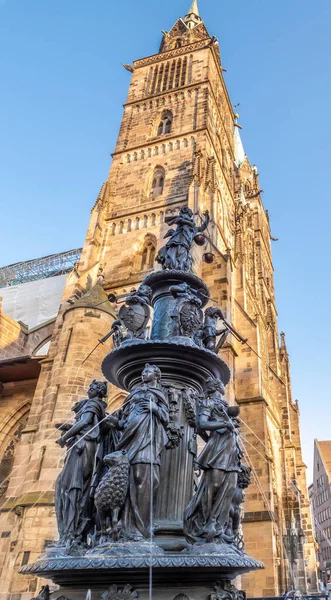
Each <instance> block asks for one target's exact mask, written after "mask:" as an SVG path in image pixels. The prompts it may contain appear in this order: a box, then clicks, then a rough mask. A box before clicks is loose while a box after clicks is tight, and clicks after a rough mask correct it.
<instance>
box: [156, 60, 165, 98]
mask: <svg viewBox="0 0 331 600" xmlns="http://www.w3.org/2000/svg"><path fill="white" fill-rule="evenodd" d="M163 70H164V65H161V66H160V70H159V80H158V84H157V91H158V92H160V91H161V84H162V77H163Z"/></svg>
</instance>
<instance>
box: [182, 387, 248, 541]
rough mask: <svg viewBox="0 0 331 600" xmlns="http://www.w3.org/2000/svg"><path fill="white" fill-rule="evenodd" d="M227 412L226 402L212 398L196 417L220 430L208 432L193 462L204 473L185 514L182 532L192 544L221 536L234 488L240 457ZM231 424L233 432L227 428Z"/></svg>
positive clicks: (234, 430) (204, 402)
mask: <svg viewBox="0 0 331 600" xmlns="http://www.w3.org/2000/svg"><path fill="white" fill-rule="evenodd" d="M226 409H227V405H226V403H223V402H222V401H217V400H215V399H211V398H209V399H206V400H204V401H203V402H202V404H201V406H200V410H199V418H203V419H204V420H208V421H214V422H215V421H216V422H219V429H217V430H215V431H211V433H210V435H209V438H208V441H207V443H206V445H205V447H204V449H203V450H202V452H201V454H200V455H199V456H198V458H197V460H196V463H197V466H198V467H200V469H202V470H203V474H202V476H201V479H200V482H199V485H198V489H197V492H196V494H195V496H194V497H193V498H192V500H191V502H190V503H189V505H188V507H187V508H186V510H185V513H184V532H185V535H186V536H187V538H188V539H189V540H190V541H192V542H195V541H203V540H207V541H212V540H213V539H216V538H217V537H219V536H221V534H222V532H223V531H224V526H225V524H226V522H227V519H228V515H229V510H230V505H231V500H232V497H233V494H234V491H235V489H236V485H237V477H238V471H240V458H241V456H242V454H241V450H240V448H239V445H238V434H237V431H236V427H235V422H234V421H233V420H231V419H230V418H229V417H228V416H227V415H226ZM231 421H232V422H233V430H231V429H230V428H229V422H231ZM206 430H207V428H206Z"/></svg>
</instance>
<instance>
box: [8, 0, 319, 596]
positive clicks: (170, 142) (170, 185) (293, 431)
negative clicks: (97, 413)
mask: <svg viewBox="0 0 331 600" xmlns="http://www.w3.org/2000/svg"><path fill="white" fill-rule="evenodd" d="M126 68H127V69H128V70H129V71H131V72H132V76H131V82H130V86H129V91H128V96H127V101H126V103H125V105H124V114H123V119H122V123H121V127H120V131H119V135H118V139H117V143H116V147H115V150H114V153H113V156H112V159H113V160H112V165H111V168H110V172H109V177H108V179H107V181H106V182H105V183H104V184H103V185H102V187H101V191H100V193H99V196H98V198H97V200H96V203H95V205H94V207H93V208H92V212H91V220H90V224H89V227H88V231H87V235H86V239H85V243H84V248H83V252H82V255H81V258H80V261H79V263H78V264H76V265H75V269H74V270H73V271H72V273H71V274H70V275H69V277H68V279H67V284H66V288H65V292H64V296H63V300H62V304H61V306H60V310H59V314H58V317H57V320H56V322H55V326H54V329H53V334H52V342H51V346H50V350H49V353H48V356H47V358H45V359H44V360H43V361H42V366H41V373H40V375H39V379H38V383H37V387H36V390H35V393H34V396H33V399H32V402H31V408H30V409H29V414H28V419H27V423H26V426H25V429H24V435H22V437H21V439H20V442H19V444H18V445H17V447H16V452H15V460H14V467H13V470H12V476H11V478H10V481H9V486H8V489H7V491H6V499H5V502H4V504H3V508H2V514H1V517H0V537H1V539H0V544H1V546H0V551H1V555H2V557H3V561H0V562H3V565H4V566H3V572H2V575H1V577H0V581H1V583H0V592H1V593H2V594H3V598H7V597H8V598H11V600H20V598H21V597H22V599H23V600H25V598H26V599H28V598H30V597H31V595H33V592H34V591H35V589H36V581H35V580H33V579H31V578H29V577H23V576H22V575H17V573H16V571H17V568H18V567H19V566H20V565H21V564H22V562H23V564H24V561H27V558H26V555H27V553H30V555H29V559H28V560H30V561H33V560H34V559H35V558H37V556H38V555H39V554H40V553H41V552H42V550H43V548H44V545H45V542H47V541H48V540H54V539H57V538H56V536H57V532H56V526H55V515H54V484H55V479H56V476H57V474H58V472H59V469H60V467H61V459H62V456H63V453H62V451H61V449H60V448H57V447H56V446H55V444H54V441H55V439H56V437H57V433H56V431H55V429H54V428H55V425H56V424H57V423H62V422H63V421H66V420H67V419H69V418H70V409H71V406H72V405H73V404H74V402H76V401H77V400H79V399H80V398H82V397H84V394H85V390H86V388H87V387H88V384H89V383H90V381H91V379H93V378H98V377H99V376H100V375H101V373H100V364H101V361H102V359H103V357H104V356H105V354H106V353H107V352H108V351H109V349H110V347H111V341H110V340H109V341H108V342H107V343H105V344H104V345H98V340H99V339H100V338H102V337H103V336H104V335H105V334H106V333H107V332H108V331H109V330H110V328H111V324H112V322H113V321H114V320H115V319H116V313H117V309H118V306H117V305H116V304H114V303H112V304H111V303H110V302H109V301H108V298H107V294H110V293H114V294H116V295H120V294H122V293H125V292H128V291H130V290H131V289H132V288H133V287H137V286H138V284H139V283H140V282H141V281H142V280H143V279H144V277H146V275H148V273H149V272H150V271H151V270H152V269H154V259H155V256H156V253H157V250H158V249H159V248H160V247H161V246H162V245H163V236H164V234H165V232H166V230H167V226H166V224H165V223H164V219H165V216H166V215H171V214H177V212H178V210H179V209H180V208H181V207H182V206H184V205H188V206H189V207H190V208H191V209H192V210H194V212H195V213H196V219H197V222H199V220H200V218H202V215H203V213H204V211H205V210H207V209H208V210H209V213H210V215H211V223H210V225H209V230H208V238H209V241H208V244H207V246H205V247H204V248H202V249H201V248H200V249H195V255H194V270H195V272H196V274H197V275H199V276H201V277H203V279H204V281H205V282H206V283H207V285H208V286H209V288H210V290H211V297H212V298H213V300H215V301H216V302H217V305H218V306H220V307H221V309H222V311H223V312H224V314H225V315H226V318H227V320H228V321H229V322H230V323H232V324H233V326H234V327H235V328H236V330H237V331H239V332H240V334H241V335H242V336H243V337H244V338H245V339H247V340H248V342H247V344H245V345H243V344H241V343H240V342H238V341H237V340H236V339H235V338H234V337H232V336H230V338H229V341H228V343H227V344H226V345H225V347H224V348H223V350H222V353H223V355H224V359H225V360H226V362H227V364H228V365H229V366H230V368H231V373H232V378H231V382H230V384H229V385H228V391H227V394H228V398H227V399H228V401H229V402H230V404H234V403H238V404H239V405H240V406H241V417H242V420H243V426H242V432H243V446H244V448H245V451H246V453H247V462H248V463H249V464H250V465H251V466H252V467H253V477H254V479H253V484H252V485H251V487H250V488H249V491H248V492H247V496H246V502H245V518H244V533H245V541H246V550H247V552H248V553H250V552H251V553H253V554H254V556H255V557H256V558H257V559H260V560H262V561H263V562H264V563H265V565H266V569H265V570H264V571H260V572H258V573H256V574H255V575H254V577H249V576H248V577H247V580H245V577H244V578H243V579H244V581H243V587H244V588H245V589H246V591H247V595H248V597H253V596H275V595H279V594H281V593H283V592H284V590H285V588H290V587H291V588H292V587H294V586H295V587H299V588H300V589H301V591H306V590H309V591H313V590H315V587H316V581H315V550H314V545H313V538H312V531H311V521H310V512H309V502H308V492H307V487H306V478H305V465H304V463H303V460H302V456H301V443H300V433H299V409H298V405H297V403H294V402H293V401H292V397H291V383H290V367H289V358H288V353H287V349H286V343H285V336H284V334H281V344H280V345H279V337H278V330H277V312H276V305H275V295H274V285H273V266H272V258H271V247H270V224H269V218H268V214H267V213H266V211H265V210H264V208H263V205H262V200H261V195H260V192H261V190H260V185H259V179H258V172H257V168H256V167H255V166H253V167H251V165H250V163H249V161H248V158H247V156H246V155H245V153H244V150H243V147H242V143H241V140H240V133H239V130H240V125H238V123H237V120H238V119H237V115H235V114H234V111H233V108H232V105H231V102H230V99H229V95H228V92H227V89H226V86H225V82H224V79H223V68H222V62H221V56H220V48H219V44H218V41H217V39H216V38H215V37H211V36H210V35H209V33H208V31H207V29H206V27H205V24H204V22H203V20H202V19H201V17H200V15H199V11H198V6H197V2H196V0H195V1H194V2H193V3H192V6H191V8H190V10H189V12H188V14H187V15H186V17H185V18H183V19H182V18H180V19H178V21H177V22H176V23H175V25H174V26H173V28H172V29H171V31H170V32H168V33H164V35H163V38H162V41H161V46H160V50H159V52H158V53H157V54H155V55H153V56H149V57H146V58H143V59H139V60H136V61H134V63H133V66H129V65H127V66H126ZM207 253H208V254H212V255H213V262H212V263H208V262H206V256H205V255H206V254H207ZM207 258H208V257H207ZM96 346H97V347H96ZM95 347H96V349H95V351H94V352H92V351H93V349H94V348H95ZM90 352H92V354H91V355H90V356H89V357H88V358H87V360H85V359H86V357H87V356H88V355H89V353H90ZM122 399H123V395H120V396H118V395H117V396H116V395H115V394H114V392H113V391H112V390H110V393H109V406H112V407H115V406H116V405H117V404H119V402H120V401H122Z"/></svg>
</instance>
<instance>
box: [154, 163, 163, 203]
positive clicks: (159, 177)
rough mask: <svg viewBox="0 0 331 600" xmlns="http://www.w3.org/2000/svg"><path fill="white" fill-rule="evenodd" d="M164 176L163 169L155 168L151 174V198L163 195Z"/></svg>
mask: <svg viewBox="0 0 331 600" xmlns="http://www.w3.org/2000/svg"><path fill="white" fill-rule="evenodd" d="M164 175H165V171H164V168H163V167H156V169H155V170H154V174H153V180H152V194H153V198H156V197H157V196H161V195H162V194H163V187H164Z"/></svg>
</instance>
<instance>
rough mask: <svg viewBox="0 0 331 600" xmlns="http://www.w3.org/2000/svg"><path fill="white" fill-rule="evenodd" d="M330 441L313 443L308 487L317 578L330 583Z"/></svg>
mask: <svg viewBox="0 0 331 600" xmlns="http://www.w3.org/2000/svg"><path fill="white" fill-rule="evenodd" d="M330 486H331V441H330V440H328V441H319V440H315V442H314V477H313V484H312V485H311V486H309V493H310V501H311V511H312V518H313V524H314V533H315V539H316V542H317V559H318V566H319V578H320V579H321V581H323V582H324V584H329V583H330V582H331V488H330Z"/></svg>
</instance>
